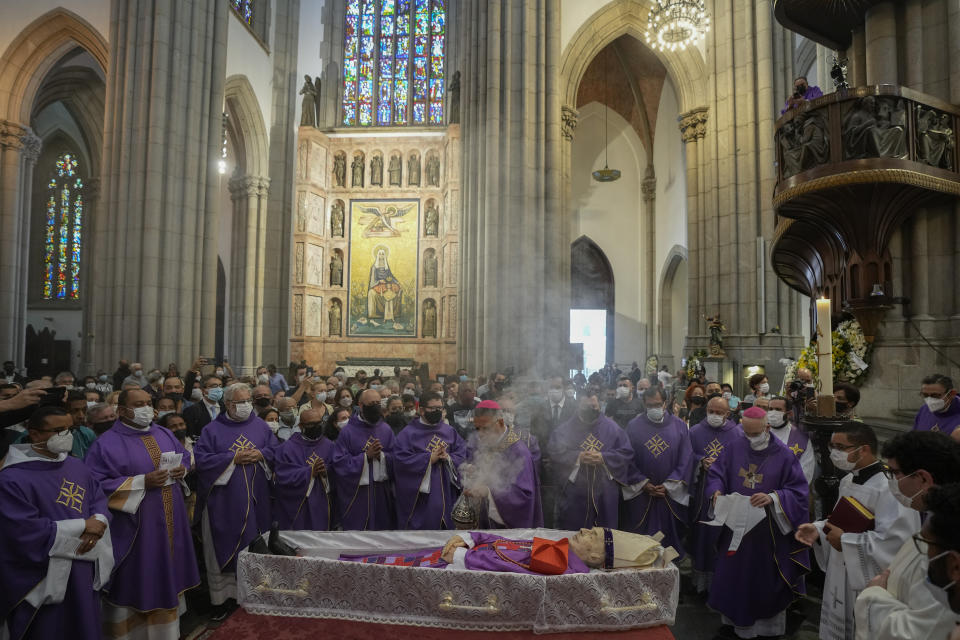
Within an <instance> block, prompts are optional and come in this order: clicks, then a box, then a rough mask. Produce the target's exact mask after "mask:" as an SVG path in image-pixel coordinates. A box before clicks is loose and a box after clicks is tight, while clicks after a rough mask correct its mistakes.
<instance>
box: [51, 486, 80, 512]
mask: <svg viewBox="0 0 960 640" xmlns="http://www.w3.org/2000/svg"><path fill="white" fill-rule="evenodd" d="M86 494H87V490H86V489H84V488H83V487H81V486H80V485H78V484H76V483H75V482H70V481H69V480H67V479H66V478H64V479H63V482H62V483H61V485H60V495H58V496H57V504H62V505H63V506H65V507H70V508H71V509H73V510H74V511H80V512H82V511H83V498H84V496H85V495H86Z"/></svg>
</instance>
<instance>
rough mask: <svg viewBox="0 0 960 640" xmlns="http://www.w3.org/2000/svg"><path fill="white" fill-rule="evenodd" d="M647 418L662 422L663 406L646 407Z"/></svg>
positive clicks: (651, 420)
mask: <svg viewBox="0 0 960 640" xmlns="http://www.w3.org/2000/svg"><path fill="white" fill-rule="evenodd" d="M621 388H623V387H621ZM647 420H649V421H650V422H663V407H650V408H649V409H647Z"/></svg>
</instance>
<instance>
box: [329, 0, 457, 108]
mask: <svg viewBox="0 0 960 640" xmlns="http://www.w3.org/2000/svg"><path fill="white" fill-rule="evenodd" d="M444 3H445V0H348V2H347V15H346V24H345V27H344V38H343V124H344V125H347V126H360V127H369V126H374V125H376V126H390V125H405V124H414V125H434V124H443V95H444V81H443V75H444V71H445V69H444V54H445V52H446V48H445V46H444V45H445V44H446V35H447V34H446V20H447V12H446V7H445V4H444Z"/></svg>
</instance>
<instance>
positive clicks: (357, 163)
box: [350, 153, 363, 187]
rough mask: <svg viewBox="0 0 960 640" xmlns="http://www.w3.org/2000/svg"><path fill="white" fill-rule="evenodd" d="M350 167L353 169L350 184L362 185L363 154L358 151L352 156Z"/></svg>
mask: <svg viewBox="0 0 960 640" xmlns="http://www.w3.org/2000/svg"><path fill="white" fill-rule="evenodd" d="M350 168H351V169H353V179H352V180H351V183H350V186H352V187H362V186H363V154H362V153H358V154H357V155H355V156H353V162H352V163H351V164H350Z"/></svg>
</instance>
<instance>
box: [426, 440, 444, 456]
mask: <svg viewBox="0 0 960 640" xmlns="http://www.w3.org/2000/svg"><path fill="white" fill-rule="evenodd" d="M446 444H447V443H446V442H444V441H443V438H441V437H440V436H433V437H432V438H431V439H430V442H428V443H427V446H426V449H427V451H429V452H430V453H431V454H433V453H434V452H435V451H437V450H438V449H442V448H443V447H444V446H445V445H446Z"/></svg>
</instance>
